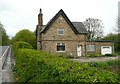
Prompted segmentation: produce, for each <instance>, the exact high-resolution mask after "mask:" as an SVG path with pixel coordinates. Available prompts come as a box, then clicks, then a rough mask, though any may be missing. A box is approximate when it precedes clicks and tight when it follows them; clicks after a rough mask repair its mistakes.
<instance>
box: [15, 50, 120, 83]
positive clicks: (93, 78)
mask: <svg viewBox="0 0 120 84" xmlns="http://www.w3.org/2000/svg"><path fill="white" fill-rule="evenodd" d="M14 75H15V78H16V81H17V82H24V83H27V82H74V83H78V82H110V83H113V82H118V75H117V74H114V73H112V72H109V71H105V70H104V71H102V72H99V71H98V70H97V68H94V67H89V65H88V64H82V63H77V62H73V61H71V60H68V59H66V58H62V57H58V56H55V55H54V56H53V55H50V54H48V53H45V52H42V51H37V50H33V49H19V48H18V50H17V51H16V65H15V67H14Z"/></svg>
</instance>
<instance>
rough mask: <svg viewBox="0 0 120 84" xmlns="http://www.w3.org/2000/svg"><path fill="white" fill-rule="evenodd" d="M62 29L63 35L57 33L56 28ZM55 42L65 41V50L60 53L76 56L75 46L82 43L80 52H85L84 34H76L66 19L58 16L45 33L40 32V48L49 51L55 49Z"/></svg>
mask: <svg viewBox="0 0 120 84" xmlns="http://www.w3.org/2000/svg"><path fill="white" fill-rule="evenodd" d="M60 28H62V29H64V35H58V29H60ZM57 43H65V52H62V54H66V55H74V56H77V46H78V45H82V51H83V52H82V53H83V54H84V53H85V50H84V49H85V48H84V46H85V35H83V34H78V35H76V34H75V32H74V31H73V30H72V28H71V27H70V26H69V24H68V23H67V22H66V20H65V19H64V18H63V17H62V16H59V17H58V18H57V19H56V20H55V22H54V23H53V24H52V26H51V27H50V28H49V29H48V30H47V32H46V33H42V50H43V51H46V52H50V53H60V52H57V51H56V44H57Z"/></svg>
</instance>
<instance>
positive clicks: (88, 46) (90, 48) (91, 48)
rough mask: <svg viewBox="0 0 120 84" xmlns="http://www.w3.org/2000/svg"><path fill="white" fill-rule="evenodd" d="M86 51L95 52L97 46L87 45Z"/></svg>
mask: <svg viewBox="0 0 120 84" xmlns="http://www.w3.org/2000/svg"><path fill="white" fill-rule="evenodd" d="M86 50H87V51H95V45H87V46H86Z"/></svg>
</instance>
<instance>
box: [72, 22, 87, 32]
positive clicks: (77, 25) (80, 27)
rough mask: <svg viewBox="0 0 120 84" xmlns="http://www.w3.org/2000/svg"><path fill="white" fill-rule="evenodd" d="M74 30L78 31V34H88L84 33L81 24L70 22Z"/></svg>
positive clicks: (84, 30)
mask: <svg viewBox="0 0 120 84" xmlns="http://www.w3.org/2000/svg"><path fill="white" fill-rule="evenodd" d="M72 24H73V25H74V27H75V28H76V30H77V31H78V33H79V34H87V33H88V32H87V31H86V29H85V27H84V25H83V23H82V22H72Z"/></svg>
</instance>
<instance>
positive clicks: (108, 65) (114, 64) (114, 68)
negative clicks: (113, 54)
mask: <svg viewBox="0 0 120 84" xmlns="http://www.w3.org/2000/svg"><path fill="white" fill-rule="evenodd" d="M87 64H88V65H89V66H90V67H96V68H98V70H108V71H111V72H114V73H120V72H119V71H120V67H119V66H120V60H111V61H104V62H89V63H87Z"/></svg>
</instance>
